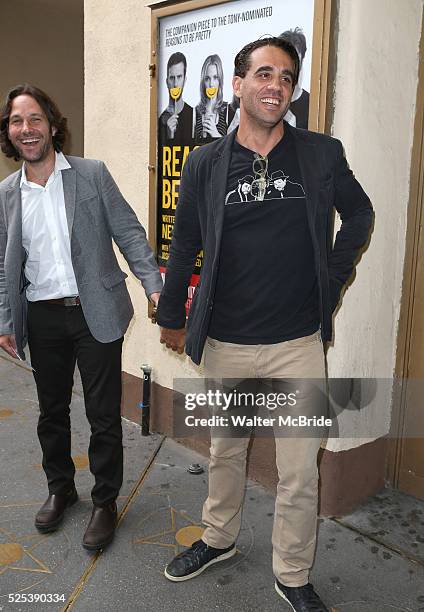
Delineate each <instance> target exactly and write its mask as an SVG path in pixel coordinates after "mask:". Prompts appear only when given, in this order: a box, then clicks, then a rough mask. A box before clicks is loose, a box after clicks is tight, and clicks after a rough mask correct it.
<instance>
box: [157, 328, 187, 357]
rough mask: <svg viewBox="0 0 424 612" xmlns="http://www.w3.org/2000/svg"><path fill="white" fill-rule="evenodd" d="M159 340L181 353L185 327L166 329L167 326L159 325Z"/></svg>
mask: <svg viewBox="0 0 424 612" xmlns="http://www.w3.org/2000/svg"><path fill="white" fill-rule="evenodd" d="M160 342H161V344H166V347H167V348H170V349H172V350H173V351H177V353H179V354H180V355H181V354H182V353H183V352H184V345H185V328H184V327H183V328H182V329H168V328H167V327H161V330H160Z"/></svg>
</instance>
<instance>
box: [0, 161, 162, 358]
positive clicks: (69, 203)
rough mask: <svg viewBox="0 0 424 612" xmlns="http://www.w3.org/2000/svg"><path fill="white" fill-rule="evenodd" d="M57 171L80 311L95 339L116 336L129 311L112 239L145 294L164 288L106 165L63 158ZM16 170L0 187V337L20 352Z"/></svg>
mask: <svg viewBox="0 0 424 612" xmlns="http://www.w3.org/2000/svg"><path fill="white" fill-rule="evenodd" d="M67 160H68V162H69V163H70V165H71V168H69V169H67V170H62V178H63V190H64V195H65V207H66V217H67V221H68V230H69V236H70V241H71V258H72V265H73V268H74V272H75V277H76V281H77V286H78V291H79V296H80V299H81V306H82V309H83V312H84V316H85V318H86V321H87V324H88V327H89V329H90V332H91V333H92V335H93V336H94V337H95V338H96V339H97V340H99V341H100V342H112V341H113V340H117V339H118V338H121V337H122V336H123V335H124V333H125V331H126V329H127V327H128V324H129V322H130V320H131V317H132V315H133V313H134V310H133V307H132V304H131V300H130V296H129V293H128V290H127V287H126V283H125V279H126V277H127V274H125V272H123V271H122V270H121V269H120V267H119V265H118V262H117V259H116V255H115V253H114V250H113V246H112V239H113V241H114V242H115V243H116V244H117V246H118V247H119V250H120V251H121V253H122V254H123V256H124V257H125V259H126V261H127V262H128V265H129V267H130V269H131V271H132V272H133V273H134V275H135V276H136V277H137V278H138V279H139V280H140V281H141V283H142V285H143V287H144V290H145V292H146V295H150V294H151V293H155V292H157V291H160V290H161V289H162V279H161V275H160V272H159V269H158V266H157V264H156V260H155V257H154V255H153V252H152V250H151V248H150V246H149V243H148V242H147V239H146V232H145V231H144V229H143V227H142V226H141V225H140V223H139V221H138V219H137V217H136V215H135V213H134V211H133V210H132V208H131V207H130V206H129V204H128V203H127V202H126V201H125V199H124V198H123V196H122V194H121V193H120V191H119V189H118V187H117V185H116V183H115V182H114V180H113V178H112V176H111V175H110V173H109V171H108V169H107V168H106V166H105V164H104V163H103V162H101V161H97V160H92V159H82V158H80V157H67ZM20 179H21V170H19V171H18V172H15V173H14V174H11V175H10V176H9V177H7V178H6V179H5V180H4V181H2V182H1V183H0V335H3V334H15V337H16V345H17V349H18V352H19V355H20V356H21V357H22V358H24V357H25V355H24V353H23V348H24V346H25V345H26V342H27V323H26V319H27V317H26V313H27V300H26V295H25V293H26V292H25V287H26V285H27V281H26V278H25V274H24V265H25V259H26V252H25V250H24V248H23V246H22V204H21V190H20Z"/></svg>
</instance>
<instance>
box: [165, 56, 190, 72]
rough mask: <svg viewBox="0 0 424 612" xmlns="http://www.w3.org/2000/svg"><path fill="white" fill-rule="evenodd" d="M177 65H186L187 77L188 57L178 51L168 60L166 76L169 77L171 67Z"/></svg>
mask: <svg viewBox="0 0 424 612" xmlns="http://www.w3.org/2000/svg"><path fill="white" fill-rule="evenodd" d="M177 64H184V76H185V75H186V73H187V60H186V56H185V55H184V53H180V51H177V52H176V53H173V54H172V55H171V56H170V58H169V60H168V63H167V65H166V75H167V76H168V72H169V69H170V68H171V66H176V65H177Z"/></svg>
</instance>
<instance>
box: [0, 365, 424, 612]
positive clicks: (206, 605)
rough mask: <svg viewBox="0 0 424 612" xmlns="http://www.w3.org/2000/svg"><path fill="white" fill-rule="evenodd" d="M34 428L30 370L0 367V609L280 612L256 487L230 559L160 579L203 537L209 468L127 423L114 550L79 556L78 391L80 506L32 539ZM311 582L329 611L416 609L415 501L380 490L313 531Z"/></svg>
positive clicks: (419, 585)
mask: <svg viewBox="0 0 424 612" xmlns="http://www.w3.org/2000/svg"><path fill="white" fill-rule="evenodd" d="M37 417H38V405H37V398H36V391H35V386H34V383H33V378H32V374H31V372H30V371H29V370H28V368H27V367H26V366H24V365H22V364H20V363H19V362H15V361H14V360H12V359H8V358H7V357H4V356H1V357H0V483H1V488H0V611H8V612H9V611H14V612H17V611H19V610H28V611H37V612H38V611H40V612H41V611H42V612H45V611H46V610H52V611H56V610H57V611H60V610H73V611H75V612H76V611H78V612H98V611H100V610H101V611H103V610H104V611H109V610H110V611H115V610H121V609H124V610H126V611H127V612H132V611H144V610H145V611H148V612H150V611H152V612H153V611H155V612H180V611H181V612H183V611H184V612H191V611H195V610H201V611H210V610H220V611H221V610H222V611H225V612H227V611H228V612H253V611H257V610H260V611H261V612H262V611H263V612H274V611H275V612H276V611H278V610H281V611H286V610H289V607H288V606H287V605H286V604H285V603H284V602H283V601H282V600H281V599H280V598H279V597H278V596H277V594H276V593H275V591H274V588H273V576H272V568H271V553H272V550H271V529H272V517H273V508H274V496H273V494H272V492H269V491H267V490H265V489H264V488H263V487H261V486H259V485H257V484H256V483H254V482H249V483H248V486H247V491H246V502H245V510H244V515H243V526H242V531H241V534H240V537H239V539H238V542H237V550H238V554H237V555H236V556H235V557H233V558H232V559H229V560H228V561H226V562H223V563H220V564H217V565H215V566H213V567H211V568H210V569H209V570H207V571H206V572H205V573H203V574H202V575H201V576H199V577H198V578H196V579H194V580H191V581H187V582H182V583H179V584H175V583H171V582H169V581H167V580H166V579H165V577H164V576H163V568H164V566H165V565H166V563H167V562H168V561H169V560H170V559H171V558H172V557H173V556H174V554H175V553H176V552H178V551H180V550H182V549H183V547H184V545H185V544H188V543H189V542H191V541H193V539H197V538H198V535H199V533H201V531H200V530H201V528H200V519H201V509H202V503H203V500H204V498H205V496H206V492H207V469H206V468H207V465H206V461H205V459H204V458H203V457H201V456H199V455H197V454H196V453H194V452H193V451H191V450H187V449H186V448H184V447H182V446H180V445H178V444H176V443H175V442H173V441H172V440H170V439H164V438H163V437H162V436H160V435H157V434H155V435H152V436H149V437H146V438H143V437H141V435H140V428H139V427H138V425H135V424H133V423H131V422H128V421H124V444H125V472H124V485H123V488H122V491H121V496H120V498H119V500H118V504H119V510H120V522H119V526H118V530H117V533H116V538H115V540H114V542H113V544H112V545H111V546H110V547H109V548H108V549H106V551H105V552H103V553H100V554H97V555H94V556H93V555H89V554H87V553H86V551H85V550H84V549H83V548H82V546H81V539H82V536H83V533H84V530H85V526H86V523H87V520H88V518H89V516H90V512H91V499H90V489H91V487H92V483H93V481H92V477H91V474H90V472H89V470H88V460H87V447H88V438H89V436H88V423H87V421H86V418H85V414H84V403H83V398H82V393H81V388H80V385H79V383H78V382H77V383H76V387H75V392H74V395H73V401H72V427H73V457H74V462H75V464H76V467H77V474H76V486H77V489H78V492H79V495H80V501H79V503H77V504H75V506H73V507H72V508H71V509H70V510H69V511H68V513H67V515H66V518H65V521H64V523H63V525H62V527H61V528H60V529H59V530H58V531H57V532H54V533H52V534H49V535H41V534H39V533H38V532H37V530H36V529H35V527H34V515H35V513H36V511H37V510H38V508H39V506H40V505H41V504H42V503H43V502H44V500H45V497H46V484H45V477H44V473H43V471H42V469H41V452H40V449H39V444H38V440H37V436H36V422H37ZM191 463H200V464H202V465H203V466H204V467H205V473H204V474H201V475H193V474H190V473H188V471H187V468H188V466H189V465H190V464H191ZM311 580H312V582H313V583H314V585H315V586H316V589H317V591H318V592H319V593H320V594H321V596H322V597H323V599H324V601H326V602H327V603H328V605H329V608H330V609H331V607H333V610H335V611H338V612H390V611H396V610H399V611H408V612H418V611H424V503H422V502H419V501H417V500H415V499H413V498H410V497H408V496H404V495H401V494H399V493H397V492H392V491H388V490H387V491H383V492H382V493H381V494H380V495H378V496H376V497H375V498H373V499H372V500H370V502H369V503H368V504H366V505H365V506H363V507H362V508H361V509H359V510H358V511H356V512H355V513H353V514H352V515H350V516H347V517H344V518H343V519H340V520H331V519H324V520H320V524H319V533H318V550H317V560H316V564H315V567H314V570H313V573H312V577H311ZM11 599H14V601H10V600H11ZM36 599H37V600H38V601H35V600H36ZM25 600H26V601H25ZM31 600H32V601H31ZM49 600H56V601H49Z"/></svg>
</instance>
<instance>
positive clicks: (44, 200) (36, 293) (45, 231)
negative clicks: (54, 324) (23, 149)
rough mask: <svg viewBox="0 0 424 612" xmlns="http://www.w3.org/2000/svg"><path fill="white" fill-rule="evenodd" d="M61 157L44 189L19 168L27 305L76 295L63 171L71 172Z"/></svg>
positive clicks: (64, 159) (60, 154) (57, 160)
mask: <svg viewBox="0 0 424 612" xmlns="http://www.w3.org/2000/svg"><path fill="white" fill-rule="evenodd" d="M70 167H71V166H70V165H69V163H68V162H67V160H66V158H65V156H64V155H63V153H56V162H55V167H54V170H53V172H52V174H51V175H50V176H49V179H48V181H47V183H46V186H45V187H42V186H41V185H37V184H36V183H32V182H31V181H28V180H27V178H26V172H25V164H24V165H23V167H22V177H21V184H20V186H21V196H22V242H23V247H24V249H25V251H26V252H27V260H26V263H25V276H26V278H27V279H28V281H29V285H28V287H27V290H26V295H27V298H28V300H29V301H30V302H36V301H38V300H48V299H53V298H62V297H71V296H74V295H78V288H77V282H76V279H75V274H74V270H73V267H72V261H71V243H70V240H69V232H68V224H67V221H66V210H65V198H64V194H63V181H62V172H61V171H62V170H65V169H67V168H70Z"/></svg>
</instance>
